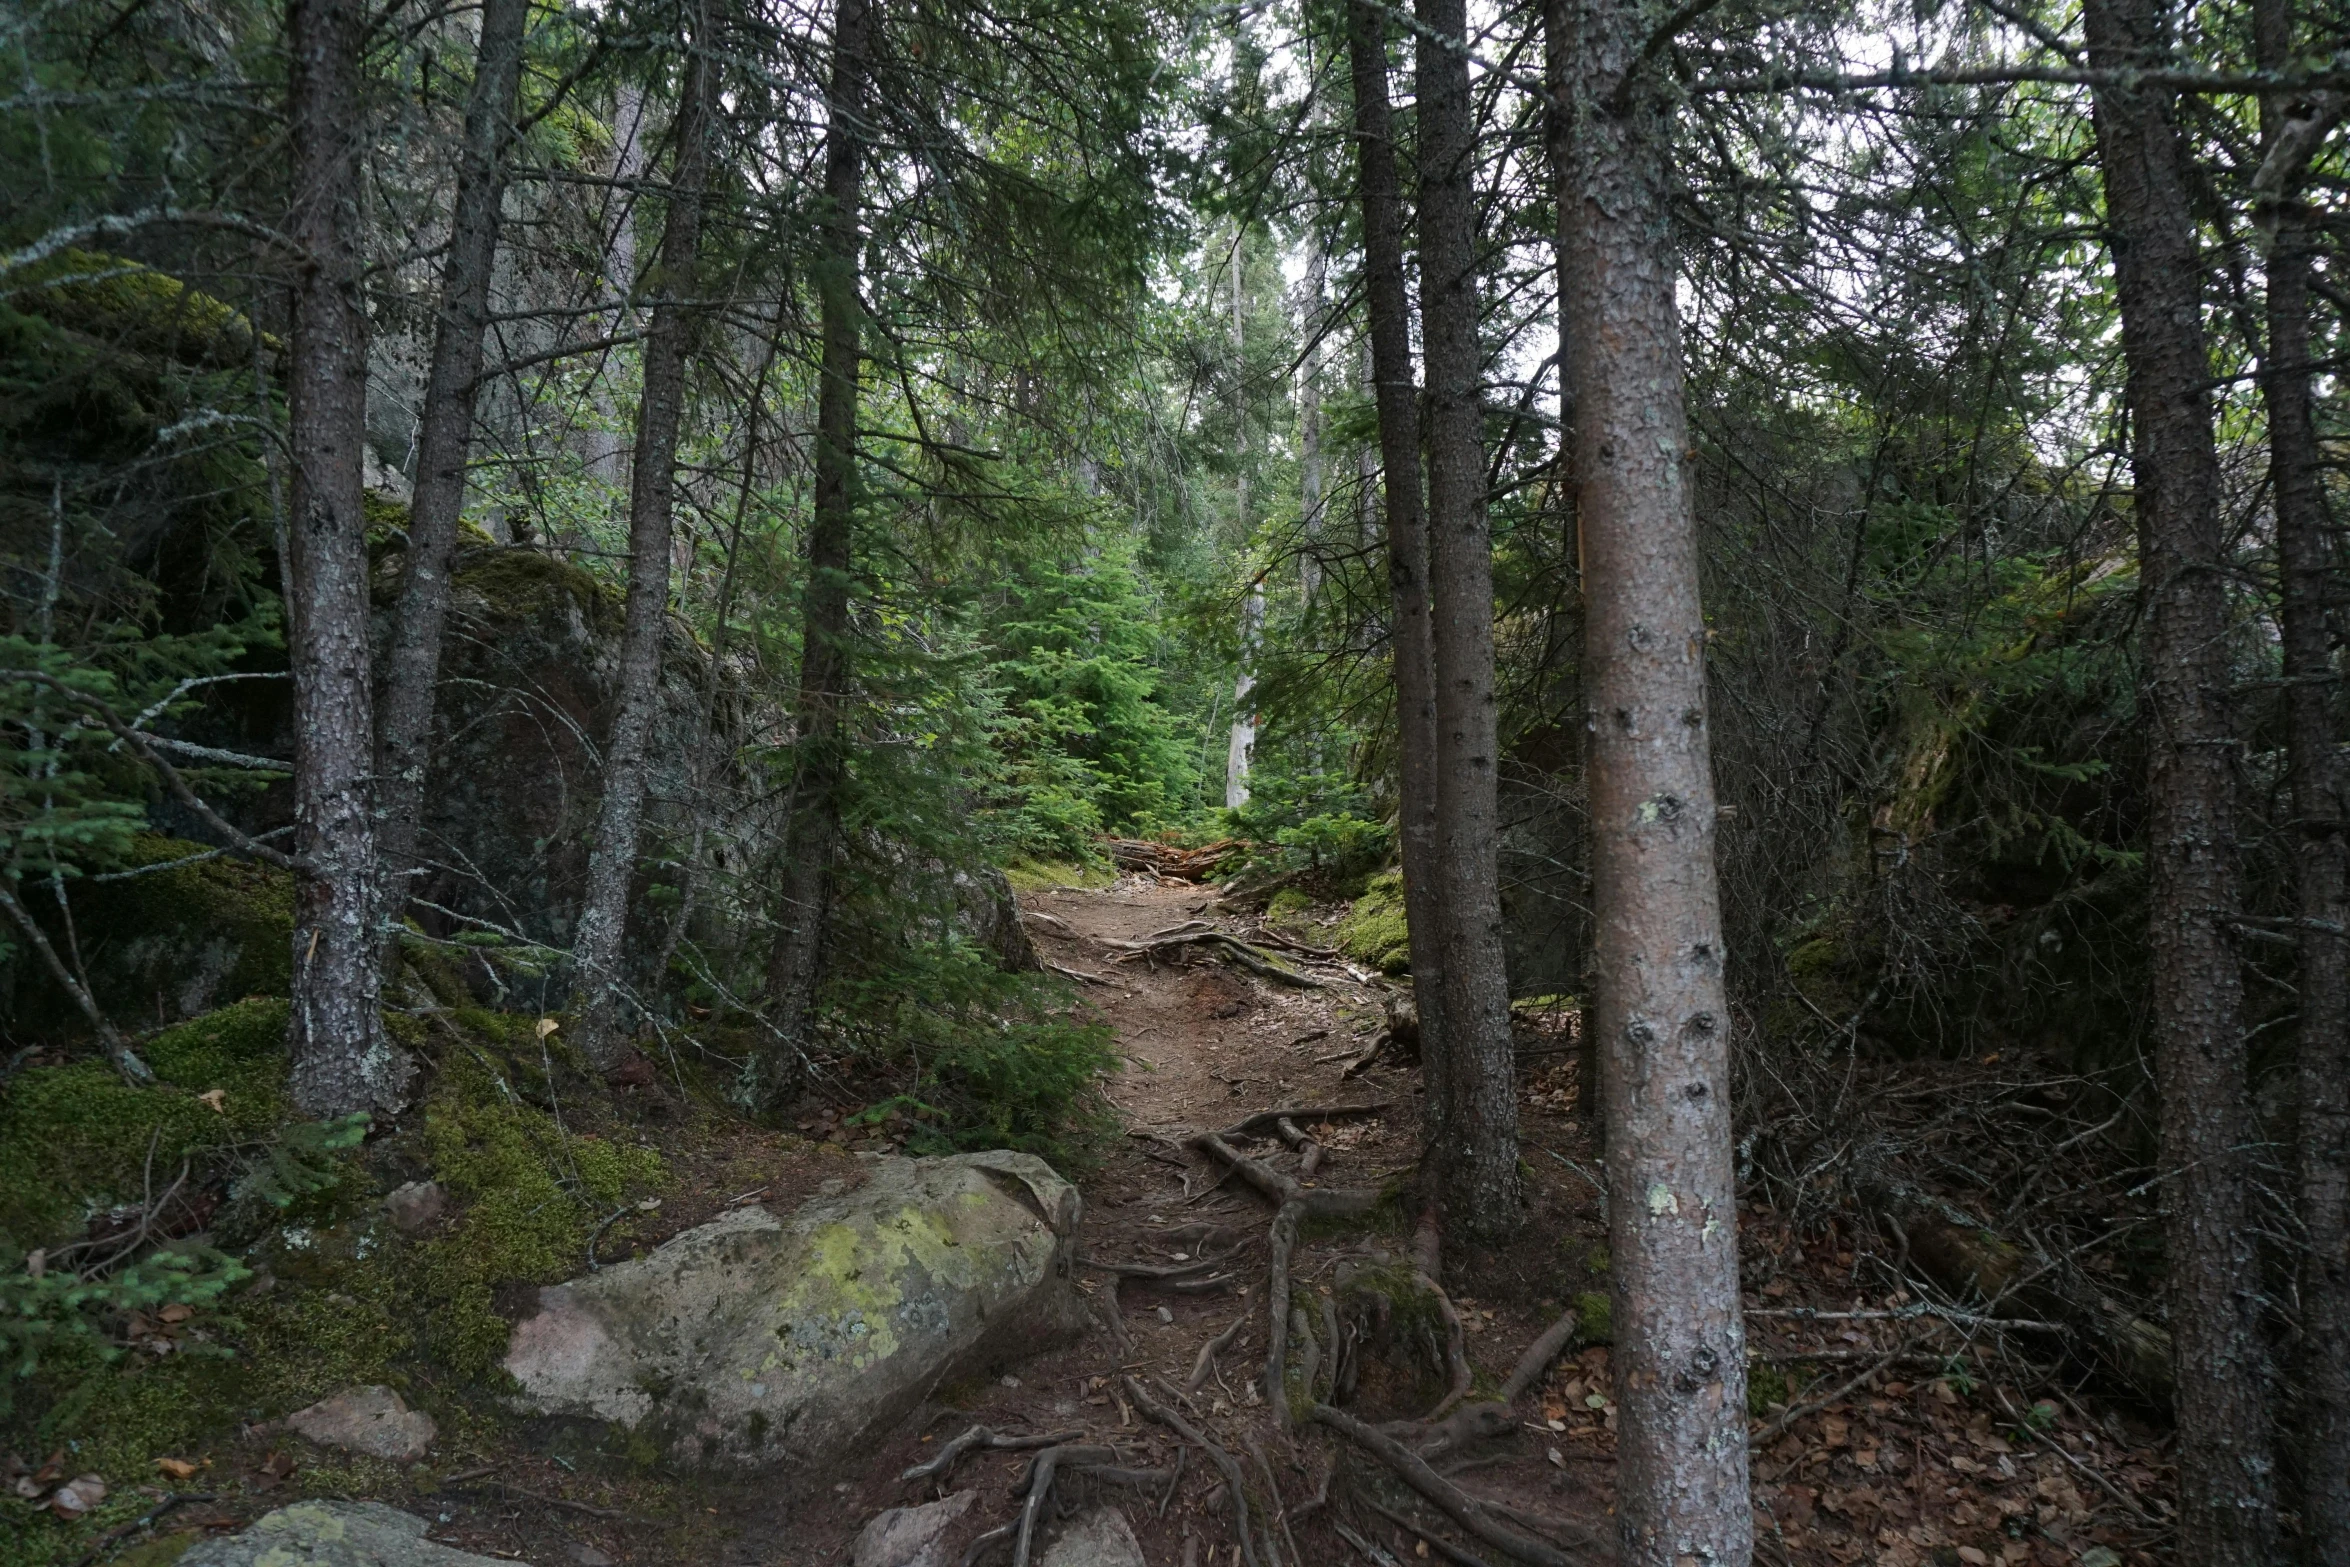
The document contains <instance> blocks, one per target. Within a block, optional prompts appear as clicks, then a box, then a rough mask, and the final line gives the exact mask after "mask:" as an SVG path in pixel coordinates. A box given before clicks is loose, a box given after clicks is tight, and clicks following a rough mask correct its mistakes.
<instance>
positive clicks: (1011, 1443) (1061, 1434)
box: [898, 1426, 1085, 1481]
mask: <svg viewBox="0 0 2350 1567" xmlns="http://www.w3.org/2000/svg"><path fill="white" fill-rule="evenodd" d="M1084 1434H1085V1433H1084V1432H1082V1431H1055V1432H1053V1433H1052V1434H1051V1435H1049V1436H1005V1435H1001V1434H999V1433H998V1432H995V1431H993V1430H990V1429H989V1428H988V1427H986V1426H973V1427H972V1428H971V1429H970V1430H968V1431H966V1432H964V1433H963V1434H962V1435H961V1436H958V1437H956V1438H955V1439H954V1440H953V1441H951V1442H949V1443H947V1445H946V1446H944V1447H942V1448H940V1449H939V1450H938V1456H937V1457H935V1458H933V1459H931V1460H930V1461H929V1462H928V1463H920V1464H916V1465H915V1466H914V1467H913V1468H911V1469H909V1470H907V1471H906V1472H905V1473H904V1474H901V1475H899V1476H898V1479H899V1480H901V1481H905V1480H930V1479H936V1478H941V1477H943V1476H944V1475H945V1474H946V1472H947V1471H948V1470H950V1469H952V1468H954V1467H955V1464H956V1461H957V1460H959V1459H960V1458H961V1457H962V1456H963V1455H964V1454H965V1453H968V1452H971V1451H972V1450H974V1449H977V1448H985V1449H988V1450H990V1451H995V1452H1021V1453H1024V1452H1028V1451H1029V1450H1031V1449H1033V1448H1039V1447H1059V1446H1060V1445H1061V1444H1062V1443H1064V1442H1074V1441H1075V1440H1077V1438H1079V1437H1081V1436H1083V1435H1084Z"/></svg>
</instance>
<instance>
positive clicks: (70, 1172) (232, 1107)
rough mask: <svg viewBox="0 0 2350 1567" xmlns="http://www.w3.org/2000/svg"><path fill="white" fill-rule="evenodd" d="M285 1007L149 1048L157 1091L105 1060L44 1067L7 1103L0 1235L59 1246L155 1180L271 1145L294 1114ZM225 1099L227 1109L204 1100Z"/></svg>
mask: <svg viewBox="0 0 2350 1567" xmlns="http://www.w3.org/2000/svg"><path fill="white" fill-rule="evenodd" d="M285 1035H286V1004H285V1003H284V1002H283V1001H279V1000H273V999H268V998H255V999H252V1000H249V1001H241V1002H239V1003H237V1004H236V1005H235V1006H231V1007H223V1008H221V1009H220V1010H219V1011H217V1012H213V1013H210V1014H208V1015H206V1016H204V1017H200V1018H195V1019H193V1020H191V1021H189V1022H186V1023H182V1024H180V1025H179V1026H177V1027H176V1028H169V1029H166V1030H164V1031H163V1032H162V1033H160V1034H157V1035H155V1036H154V1037H153V1038H152V1039H150V1040H148V1041H147V1042H146V1043H145V1045H144V1046H143V1047H142V1048H143V1051H144V1054H145V1055H146V1058H147V1064H148V1065H150V1066H152V1067H153V1068H154V1069H155V1076H156V1081H155V1082H154V1083H153V1084H151V1085H149V1086H147V1087H144V1088H134V1087H132V1086H130V1085H129V1084H127V1083H125V1082H124V1081H123V1080H122V1079H121V1078H120V1077H119V1076H117V1075H116V1074H115V1072H114V1070H113V1068H111V1067H109V1066H107V1065H105V1064H104V1063H102V1062H98V1061H75V1062H70V1063H68V1064H66V1065H64V1066H54V1067H38V1068H35V1069H33V1070H31V1071H28V1072H24V1073H21V1074H19V1075H18V1076H17V1077H16V1078H14V1079H13V1080H11V1081H10V1083H9V1084H8V1087H7V1090H6V1098H5V1099H4V1100H0V1237H5V1238H7V1239H8V1240H10V1241H12V1242H14V1243H15V1244H17V1245H19V1246H22V1247H27V1248H29V1247H32V1246H37V1245H42V1244H45V1243H48V1242H52V1241H55V1240H56V1239H59V1238H60V1237H61V1235H62V1232H63V1231H65V1230H66V1229H67V1228H69V1227H71V1226H72V1225H75V1224H78V1223H79V1222H80V1221H81V1219H82V1218H83V1217H84V1216H85V1214H87V1213H91V1212H97V1211H101V1210H103V1209H105V1208H107V1207H109V1206H111V1205H113V1204H114V1203H118V1202H135V1201H137V1200H138V1199H139V1196H140V1193H141V1191H142V1189H143V1183H144V1182H145V1180H146V1179H147V1178H148V1173H149V1172H150V1171H152V1175H153V1179H154V1180H155V1181H156V1182H157V1183H158V1184H161V1183H165V1182H168V1181H170V1180H171V1179H172V1177H173V1175H174V1174H175V1173H176V1172H177V1171H178V1169H179V1167H180V1165H181V1163H182V1162H183V1161H192V1160H197V1159H201V1158H202V1157H203V1156H205V1155H206V1154H221V1153H224V1152H225V1151H226V1150H228V1149H229V1148H231V1147H232V1146H234V1145H237V1144H240V1143H250V1142H253V1141H256V1140H258V1139H260V1138H263V1137H265V1136H267V1135H268V1133H269V1131H270V1129H271V1128H272V1127H274V1126H275V1125H276V1124H277V1122H278V1120H279V1118H280V1117H281V1116H282V1115H284V1113H285V1110H286V1101H285ZM214 1089H219V1090H220V1091H221V1097H220V1100H219V1108H218V1109H214V1108H213V1107H212V1105H210V1104H208V1103H206V1102H205V1101H204V1100H203V1099H200V1098H198V1097H197V1096H198V1095H202V1094H209V1093H210V1092H211V1091H212V1090H214Z"/></svg>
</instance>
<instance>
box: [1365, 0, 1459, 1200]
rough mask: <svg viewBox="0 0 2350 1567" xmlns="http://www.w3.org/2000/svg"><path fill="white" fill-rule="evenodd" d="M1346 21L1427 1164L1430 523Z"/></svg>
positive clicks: (1433, 1120)
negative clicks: (1383, 476) (1384, 512)
mask: <svg viewBox="0 0 2350 1567" xmlns="http://www.w3.org/2000/svg"><path fill="white" fill-rule="evenodd" d="M1346 14H1347V60H1348V65H1349V67H1350V72H1351V75H1352V77H1353V81H1354V112H1355V132H1354V133H1355V153H1356V157H1357V160H1358V163H1359V167H1360V181H1359V189H1360V191H1361V195H1362V204H1363V295H1364V301H1365V304H1366V306H1367V307H1368V310H1369V313H1370V334H1369V336H1370V345H1371V365H1370V371H1371V382H1372V386H1373V389H1374V401H1375V402H1376V403H1377V405H1378V409H1379V458H1380V463H1381V466H1383V467H1384V468H1385V469H1386V483H1385V485H1384V486H1383V490H1384V495H1385V499H1386V503H1387V505H1386V510H1387V584H1388V591H1389V594H1390V597H1391V600H1392V604H1393V609H1392V615H1393V620H1394V624H1393V626H1392V627H1391V629H1390V630H1389V633H1388V640H1389V660H1390V664H1391V667H1392V670H1393V675H1394V680H1395V728H1396V766H1395V771H1396V792H1397V795H1398V796H1399V799H1400V807H1399V812H1398V814H1399V816H1400V817H1401V824H1402V830H1401V838H1402V840H1403V841H1402V848H1403V890H1404V919H1405V922H1406V924H1407V925H1408V926H1409V927H1410V936H1411V949H1412V999H1413V1001H1414V1002H1415V1004H1416V1005H1417V1007H1418V1010H1419V1017H1420V1062H1421V1077H1422V1079H1423V1080H1424V1081H1425V1083H1426V1085H1427V1097H1426V1101H1425V1103H1424V1105H1423V1107H1422V1115H1423V1123H1422V1129H1421V1137H1422V1141H1423V1143H1424V1144H1425V1146H1426V1148H1427V1149H1428V1151H1429V1152H1430V1154H1432V1155H1433V1154H1434V1153H1435V1152H1436V1151H1437V1150H1438V1148H1439V1147H1440V1146H1441V1144H1442V1142H1443V1140H1444V1139H1445V1137H1446V1136H1447V1134H1448V1133H1449V1131H1450V1128H1451V1125H1452V1074H1451V1073H1450V1071H1449V1070H1447V1067H1446V1061H1447V1053H1448V1050H1449V1041H1450V1038H1451V1030H1450V1028H1449V1027H1448V1026H1447V1024H1446V1019H1445V1016H1444V957H1445V954H1444V945H1443V942H1442V941H1441V939H1440V938H1439V932H1440V930H1441V928H1442V924H1443V917H1442V909H1443V905H1442V903H1441V902H1440V901H1439V888H1438V884H1439V880H1440V874H1441V873H1440V872H1439V870H1438V865H1437V862H1438V857H1439V853H1440V845H1439V835H1438V833H1437V826H1436V822H1437V818H1436V653H1435V627H1434V625H1433V624H1432V622H1431V620H1430V618H1429V609H1428V513H1427V510H1426V502H1425V500H1424V498H1423V496H1422V494H1421V488H1420V410H1419V389H1418V384H1417V382H1416V380H1415V378H1414V377H1413V375H1412V302H1411V294H1410V291H1409V289H1408V287H1407V285H1406V282H1405V278H1404V260H1403V256H1404V247H1403V238H1404V220H1403V199H1402V195H1401V186H1402V180H1401V179H1400V178H1399V177H1398V174H1397V168H1396V155H1395V132H1394V128H1393V118H1392V116H1391V115H1390V113H1389V111H1388V103H1387V32H1386V23H1385V15H1386V13H1385V11H1384V9H1383V8H1382V7H1381V6H1380V5H1379V4H1378V3H1377V0H1350V3H1349V4H1348V6H1347V13H1346ZM1434 1163H1435V1160H1433V1159H1431V1164H1432V1165H1433V1164H1434Z"/></svg>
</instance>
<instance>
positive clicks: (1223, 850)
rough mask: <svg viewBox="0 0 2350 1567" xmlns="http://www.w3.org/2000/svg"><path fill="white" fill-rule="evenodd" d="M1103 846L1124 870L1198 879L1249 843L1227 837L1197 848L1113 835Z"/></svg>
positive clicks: (1220, 867) (1221, 866)
mask: <svg viewBox="0 0 2350 1567" xmlns="http://www.w3.org/2000/svg"><path fill="white" fill-rule="evenodd" d="M1102 847H1103V848H1105V849H1107V850H1108V851H1109V854H1110V863H1111V864H1113V865H1115V866H1117V867H1118V869H1120V870H1122V871H1147V872H1149V873H1150V874H1151V875H1153V876H1167V877H1173V878H1174V879H1176V880H1177V881H1191V882H1198V881H1205V880H1207V879H1208V878H1209V877H1210V876H1212V875H1214V874H1215V873H1216V872H1217V871H1218V870H1220V869H1222V868H1223V865H1224V862H1225V861H1226V860H1228V859H1230V858H1232V856H1234V855H1235V854H1239V853H1241V852H1243V851H1244V850H1245V849H1246V848H1247V845H1245V844H1243V843H1242V842H1241V841H1240V840H1239V839H1237V838H1224V839H1220V840H1218V841H1217V842H1215V843H1208V844H1202V845H1200V847H1198V848H1196V849H1179V848H1177V847H1176V846H1175V845H1173V844H1171V843H1153V842H1150V841H1149V840H1148V839H1142V838H1109V839H1105V840H1103V843H1102Z"/></svg>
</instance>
